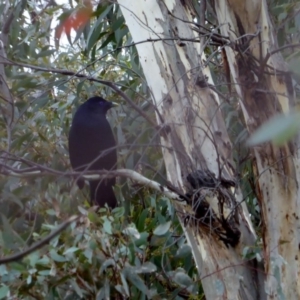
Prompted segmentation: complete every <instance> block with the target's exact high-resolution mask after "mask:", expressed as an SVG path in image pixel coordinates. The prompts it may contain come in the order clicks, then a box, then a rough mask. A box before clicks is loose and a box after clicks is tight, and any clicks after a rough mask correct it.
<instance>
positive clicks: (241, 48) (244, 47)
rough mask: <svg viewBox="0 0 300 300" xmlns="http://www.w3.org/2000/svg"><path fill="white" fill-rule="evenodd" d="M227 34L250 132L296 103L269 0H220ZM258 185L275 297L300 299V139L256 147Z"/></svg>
mask: <svg viewBox="0 0 300 300" xmlns="http://www.w3.org/2000/svg"><path fill="white" fill-rule="evenodd" d="M215 10H216V13H217V16H218V22H219V24H223V25H222V26H220V31H221V33H222V35H226V36H229V38H230V41H232V42H233V43H234V44H235V51H234V50H233V49H232V47H226V48H225V50H226V54H227V58H228V61H229V67H230V71H231V75H232V78H233V81H234V82H233V83H234V86H236V87H237V89H236V91H237V93H238V96H239V100H240V104H241V107H242V109H243V113H244V117H245V120H246V124H247V126H248V130H249V132H250V133H251V132H253V131H254V130H255V129H256V128H257V127H259V126H260V125H261V124H262V123H263V122H265V121H266V120H267V119H269V118H270V117H272V116H273V115H275V114H276V113H281V112H283V113H287V112H289V111H290V110H291V109H293V106H294V101H293V100H294V99H293V87H292V81H291V78H290V75H289V74H288V73H287V72H286V71H287V70H286V67H285V63H284V61H283V58H282V56H281V54H280V53H279V52H278V51H274V50H276V49H277V44H276V37H275V34H274V29H273V27H272V24H271V21H270V18H269V15H268V9H267V3H266V1H264V0H257V1H246V0H244V1H240V0H228V1H224V0H219V1H215ZM254 154H255V158H256V166H255V168H256V170H257V178H258V182H257V188H258V194H259V195H260V199H258V200H259V201H260V206H261V211H262V221H263V223H264V226H263V227H264V232H263V240H264V258H265V273H266V274H268V276H267V282H266V291H267V294H268V295H269V299H274V297H276V298H280V299H283V295H284V297H285V299H300V281H299V272H300V268H299V236H298V232H299V204H300V202H299V190H298V181H297V179H299V171H300V168H299V167H300V166H299V143H298V142H290V143H289V144H288V145H284V146H281V147H275V146H273V145H272V144H271V143H269V144H267V145H263V146H259V147H255V149H254Z"/></svg>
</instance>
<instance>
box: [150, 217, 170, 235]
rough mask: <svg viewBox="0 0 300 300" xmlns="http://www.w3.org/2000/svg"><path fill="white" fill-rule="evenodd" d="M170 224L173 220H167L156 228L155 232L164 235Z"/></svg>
mask: <svg viewBox="0 0 300 300" xmlns="http://www.w3.org/2000/svg"><path fill="white" fill-rule="evenodd" d="M170 226H171V221H169V222H166V223H164V224H160V225H158V226H157V227H156V228H155V229H154V231H153V233H154V234H155V235H158V236H160V235H164V234H166V233H167V232H168V230H169V229H170Z"/></svg>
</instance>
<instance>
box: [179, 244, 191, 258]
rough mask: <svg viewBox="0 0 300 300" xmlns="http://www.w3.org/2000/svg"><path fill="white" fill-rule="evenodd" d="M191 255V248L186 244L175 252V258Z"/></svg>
mask: <svg viewBox="0 0 300 300" xmlns="http://www.w3.org/2000/svg"><path fill="white" fill-rule="evenodd" d="M190 254H191V247H190V246H189V245H187V244H184V245H182V246H181V247H180V248H179V249H178V250H177V252H176V257H179V258H184V257H187V256H188V255H190Z"/></svg>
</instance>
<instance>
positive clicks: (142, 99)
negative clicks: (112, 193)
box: [0, 0, 300, 299]
mask: <svg viewBox="0 0 300 300" xmlns="http://www.w3.org/2000/svg"><path fill="white" fill-rule="evenodd" d="M194 2H195V3H196V2H197V1H194ZM270 2H272V3H270V7H271V9H272V11H273V12H274V21H275V22H278V24H283V25H278V29H279V30H278V31H277V32H278V38H279V40H280V45H286V44H287V43H291V42H294V41H297V37H298V32H299V30H298V29H299V28H298V27H299V24H300V22H299V20H298V19H299V14H296V13H295V12H296V10H295V9H296V7H297V6H299V2H298V1H289V2H287V1H275V0H274V1H270ZM69 4H70V6H68V5H67V4H56V3H55V2H51V1H50V2H49V3H48V4H43V3H40V2H36V3H35V2H29V1H11V2H10V3H9V5H10V10H8V11H7V6H6V5H5V4H4V3H0V15H1V16H2V17H1V18H2V19H1V20H0V22H1V28H2V27H3V24H4V23H5V21H7V18H5V17H3V16H6V15H9V13H10V14H11V13H12V12H13V18H12V22H11V24H10V26H9V34H8V44H7V47H6V51H7V52H6V55H7V58H8V59H9V62H10V63H7V64H6V65H5V74H6V82H7V85H8V87H9V89H10V92H11V95H12V97H13V99H14V105H13V106H12V107H10V106H9V105H8V104H7V102H6V101H5V100H3V99H2V96H1V100H3V101H2V104H1V108H2V110H3V111H6V112H8V113H7V115H4V116H3V117H1V119H0V138H1V141H2V147H1V149H2V151H1V162H2V161H3V159H5V160H6V163H8V164H9V165H10V166H11V167H15V168H27V167H28V165H29V166H32V165H31V164H30V163H32V162H34V164H36V165H38V166H40V167H41V168H51V169H55V170H59V171H67V170H70V165H69V159H68V150H67V136H68V130H69V125H70V121H71V118H72V115H73V113H74V111H75V109H76V107H77V106H78V105H79V104H80V103H82V102H83V101H84V99H87V98H88V97H89V96H92V95H94V94H100V95H102V96H104V97H105V98H106V99H108V100H114V101H116V102H119V103H120V104H121V105H120V107H119V108H118V109H116V110H114V111H111V114H110V115H109V120H110V123H111V124H112V126H113V129H114V133H115V136H116V138H117V140H118V145H119V149H118V154H119V166H120V167H126V168H128V169H136V170H138V171H140V172H141V173H142V174H143V175H144V176H147V177H148V178H151V179H154V180H156V181H158V182H161V183H165V182H166V179H165V171H164V166H163V160H162V155H161V149H160V142H159V134H158V132H157V131H156V129H155V128H153V127H152V126H151V125H150V124H149V122H147V121H145V119H144V118H143V117H142V116H141V114H140V112H139V111H136V110H135V109H133V108H132V106H130V105H129V104H128V103H127V102H125V101H124V100H123V99H122V98H121V97H120V96H116V93H115V92H114V91H113V90H112V89H111V87H110V86H108V85H105V84H103V83H100V82H97V80H105V81H107V82H113V83H114V84H115V86H116V87H118V88H119V90H120V91H122V92H125V93H126V95H127V96H128V97H129V98H130V99H132V101H133V102H134V103H135V104H136V105H137V106H138V107H139V109H140V110H141V111H142V112H144V113H146V114H147V115H148V116H149V118H150V119H152V120H155V109H154V108H153V107H152V104H151V102H150V101H149V98H150V92H149V91H148V88H147V84H146V82H145V80H144V75H143V72H142V70H141V68H140V65H139V58H138V55H137V52H136V49H135V47H134V46H133V45H132V44H133V41H132V39H131V37H130V34H129V32H128V29H127V26H126V24H125V22H124V18H123V16H122V14H121V11H120V8H119V7H118V6H117V5H116V4H114V3H112V2H110V1H101V2H99V4H97V5H96V6H93V7H92V8H91V6H90V3H89V2H86V3H83V4H77V2H73V1H69ZM91 10H92V12H91ZM87 16H88V18H87ZM198 17H199V16H198ZM213 18H214V14H213V12H212V11H209V10H208V11H207V20H208V21H209V22H208V23H207V24H206V29H207V31H208V32H210V31H211V30H212V29H214V31H215V30H217V28H216V27H215V26H213V25H212V24H214V23H215V22H214V19H213ZM54 20H57V22H58V23H57V24H55V23H54ZM196 20H197V16H196ZM198 21H199V20H198ZM198 21H197V22H198ZM72 28H75V29H76V31H72ZM59 38H60V39H59ZM205 53H206V54H207V55H208V56H209V57H210V60H209V62H208V63H209V64H210V67H211V70H212V72H213V77H214V78H215V79H216V82H218V85H216V88H217V89H218V91H219V92H220V94H222V95H224V98H225V99H226V101H227V102H226V101H224V103H223V104H222V109H223V112H224V116H225V121H226V125H227V127H228V128H229V132H230V134H231V138H232V142H233V145H234V159H235V163H236V165H237V169H238V176H239V179H240V181H241V187H242V190H243V192H244V195H245V199H246V200H247V202H248V204H249V209H250V212H251V215H252V218H253V220H255V221H256V224H257V226H258V227H259V220H260V216H259V207H258V204H257V199H256V197H255V192H254V186H255V182H254V180H255V179H254V175H253V172H252V169H251V166H250V163H249V157H248V152H247V149H246V147H245V146H244V142H245V139H246V135H247V134H246V128H245V124H244V123H243V119H242V118H241V114H240V108H239V105H238V101H237V99H236V95H234V94H232V93H231V89H230V82H228V78H227V76H226V71H224V69H223V68H221V67H220V66H221V64H222V56H221V55H220V52H219V48H218V47H216V46H215V45H214V44H213V43H210V42H209V43H207V46H206V49H205ZM284 54H285V55H286V57H287V59H288V60H292V58H293V59H294V60H295V59H296V60H297V56H298V54H297V52H292V51H291V49H286V50H285V52H284ZM297 61H298V60H297ZM37 67H38V68H37ZM66 71H70V72H71V73H72V74H69V73H66ZM78 74H79V75H80V76H78ZM91 78H93V80H91ZM294 85H296V82H294ZM1 95H2V93H1ZM4 107H6V108H5V109H4ZM9 118H11V122H9V121H8V120H9ZM0 189H1V200H0V212H1V238H0V249H1V251H2V254H3V256H6V255H9V254H11V253H15V252H18V251H20V250H22V249H24V248H26V247H27V246H29V245H31V244H32V243H34V242H35V241H38V240H40V239H42V238H43V237H44V236H46V235H47V234H49V232H50V231H51V230H52V229H53V228H54V227H56V225H57V224H59V223H61V222H62V221H63V220H64V219H65V218H66V217H68V216H70V215H72V214H74V213H75V214H80V215H81V220H80V222H77V223H76V224H75V223H74V224H72V226H71V227H70V228H69V229H68V230H66V231H64V232H63V233H61V234H60V235H59V236H58V237H56V238H55V239H53V240H52V241H51V243H50V244H49V245H46V246H44V247H43V248H42V249H40V250H39V251H38V252H34V253H32V254H31V255H29V256H27V257H26V258H25V259H23V260H22V261H18V262H14V263H11V264H8V265H0V282H1V286H0V299H4V298H5V297H6V296H8V297H9V298H11V299H14V298H18V299H80V298H83V299H94V298H95V299H104V298H105V297H109V295H110V297H117V295H120V294H121V295H124V297H126V296H128V297H129V296H130V299H140V298H141V299H146V297H148V298H152V299H161V298H164V297H165V298H167V299H173V298H174V299H181V298H187V297H190V298H192V297H198V298H199V299H201V295H202V291H201V286H200V285H199V284H198V280H199V278H198V277H197V275H196V274H197V271H196V270H195V267H194V265H193V260H192V256H191V252H190V248H189V246H188V245H187V242H186V240H185V238H184V236H183V233H182V229H181V227H180V224H179V222H178V219H177V217H176V215H175V212H174V208H173V206H172V204H171V203H170V200H168V199H165V198H164V197H162V196H161V195H158V194H155V193H154V192H153V191H149V190H147V189H145V188H143V187H140V186H136V185H134V184H132V183H131V182H128V181H126V180H124V179H122V180H121V179H120V180H119V184H118V186H117V187H116V193H117V195H118V198H119V199H120V200H122V207H120V208H117V209H115V210H114V211H113V212H112V213H111V214H110V213H108V212H107V211H106V209H101V211H100V212H98V213H95V212H94V211H93V209H92V208H90V207H89V205H88V204H87V202H86V201H85V200H86V199H88V196H87V192H86V191H83V192H81V191H78V190H77V188H76V187H75V186H74V185H73V183H72V182H71V181H70V180H69V179H68V178H66V177H63V176H62V177H56V178H54V179H53V177H51V176H43V177H30V178H24V177H8V176H2V177H1V178H0ZM246 252H247V251H246ZM253 252H255V253H257V252H258V251H256V249H255V251H253ZM248 254H249V253H248V252H247V255H248ZM245 256H246V255H245ZM194 299H195V298H194Z"/></svg>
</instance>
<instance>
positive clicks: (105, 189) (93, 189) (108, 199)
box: [90, 180, 117, 208]
mask: <svg viewBox="0 0 300 300" xmlns="http://www.w3.org/2000/svg"><path fill="white" fill-rule="evenodd" d="M90 197H91V203H93V204H96V205H98V206H100V207H103V206H104V205H105V203H107V205H108V206H109V207H110V208H115V207H116V206H117V199H116V196H115V193H114V191H113V188H112V184H111V183H110V182H107V180H101V181H90Z"/></svg>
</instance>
